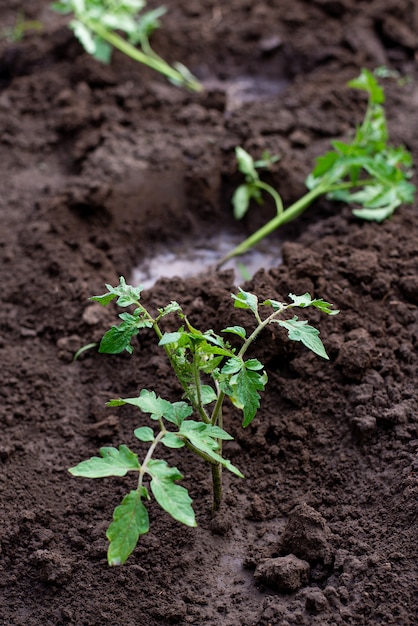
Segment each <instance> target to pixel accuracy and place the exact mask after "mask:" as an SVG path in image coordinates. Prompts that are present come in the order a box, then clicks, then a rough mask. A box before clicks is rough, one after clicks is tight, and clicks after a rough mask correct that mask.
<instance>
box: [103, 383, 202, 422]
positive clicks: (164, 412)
mask: <svg viewBox="0 0 418 626" xmlns="http://www.w3.org/2000/svg"><path fill="white" fill-rule="evenodd" d="M106 404H107V406H122V405H123V404H130V405H132V406H136V407H138V408H139V409H140V410H141V411H142V412H143V413H151V419H153V420H158V419H160V418H162V417H163V418H164V419H166V420H167V421H168V422H172V423H173V424H176V426H180V424H181V422H182V421H183V420H184V419H185V418H186V417H189V415H191V414H192V413H193V409H192V407H191V406H190V405H188V404H187V403H186V402H169V401H168V400H164V399H163V398H160V397H159V396H158V397H157V396H156V395H155V391H148V390H147V389H142V391H141V393H140V394H139V396H138V397H136V398H119V399H117V400H111V401H110V402H107V403H106Z"/></svg>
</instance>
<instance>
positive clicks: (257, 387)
mask: <svg viewBox="0 0 418 626" xmlns="http://www.w3.org/2000/svg"><path fill="white" fill-rule="evenodd" d="M266 382H267V375H266V374H264V373H263V374H259V373H258V372H255V371H253V370H247V369H246V368H245V367H244V368H243V369H241V371H240V372H239V373H238V374H235V375H234V376H233V377H232V378H231V379H230V381H229V384H230V386H231V387H232V390H233V396H232V397H231V400H232V402H233V403H234V404H236V406H238V407H239V408H241V409H242V412H243V414H244V418H243V421H242V426H243V428H245V427H246V426H248V425H249V424H251V422H252V421H253V419H254V417H255V415H256V413H257V410H258V408H259V406H260V394H259V393H258V392H259V391H263V390H264V387H265V385H266Z"/></svg>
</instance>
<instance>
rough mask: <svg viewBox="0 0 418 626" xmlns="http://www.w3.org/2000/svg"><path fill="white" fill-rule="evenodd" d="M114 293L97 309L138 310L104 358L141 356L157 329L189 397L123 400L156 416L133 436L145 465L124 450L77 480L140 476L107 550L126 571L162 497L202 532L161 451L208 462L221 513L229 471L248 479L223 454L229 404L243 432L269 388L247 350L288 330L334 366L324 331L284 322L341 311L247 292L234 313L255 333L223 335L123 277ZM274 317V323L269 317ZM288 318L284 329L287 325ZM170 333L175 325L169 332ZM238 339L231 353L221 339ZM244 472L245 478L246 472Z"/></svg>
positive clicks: (104, 343) (103, 452)
mask: <svg viewBox="0 0 418 626" xmlns="http://www.w3.org/2000/svg"><path fill="white" fill-rule="evenodd" d="M106 287H107V290H108V291H107V293H105V294H103V295H101V296H94V297H93V298H91V300H94V301H96V302H99V303H100V304H101V305H103V306H106V305H108V304H109V303H110V302H112V301H113V300H115V299H116V304H117V305H119V306H120V307H123V308H126V307H133V310H132V309H131V310H132V312H131V313H128V312H124V313H121V314H120V315H119V318H120V320H121V322H120V323H119V324H118V325H117V326H116V325H115V326H112V328H111V329H110V330H108V331H107V332H106V334H105V335H104V336H103V338H102V340H101V343H100V347H99V352H103V353H108V354H118V353H121V352H123V351H125V350H126V351H127V352H128V353H130V354H131V353H132V352H133V347H132V345H131V341H132V339H133V338H134V337H136V335H138V333H139V332H140V331H143V330H144V329H152V330H153V331H154V333H155V334H156V337H157V341H158V345H159V346H161V347H162V349H163V350H164V351H165V353H166V355H167V358H168V361H169V363H170V365H171V368H172V370H173V372H174V374H175V376H176V377H177V379H178V381H179V383H180V385H181V387H182V389H183V395H182V399H181V400H180V401H178V402H169V401H168V400H165V399H164V398H161V397H159V396H157V395H156V393H155V392H154V391H149V390H147V389H142V390H141V392H140V394H139V395H138V396H137V397H133V398H118V399H116V400H111V401H110V402H108V403H107V404H108V406H111V407H117V406H123V405H130V406H134V407H136V408H137V409H139V410H140V411H141V412H142V413H145V414H148V416H149V418H150V420H151V421H150V425H147V426H141V427H139V428H137V429H136V430H135V431H134V435H135V437H136V438H137V439H139V441H141V442H144V443H148V444H149V447H148V450H147V452H146V453H145V454H144V456H143V460H142V461H141V462H140V461H139V459H138V455H137V454H136V453H135V452H133V451H131V450H130V449H129V448H128V447H127V446H126V445H120V446H119V448H113V447H103V448H101V449H100V457H92V458H90V459H88V460H86V461H82V462H81V463H79V464H78V465H77V466H76V467H72V468H71V469H70V470H69V471H70V473H71V474H73V475H74V476H82V477H86V478H104V477H108V476H125V475H126V474H127V473H128V472H134V473H135V474H136V476H137V485H136V487H135V489H133V490H131V491H130V492H129V493H128V494H127V495H126V496H125V497H124V498H123V500H122V503H121V504H120V505H119V506H117V507H116V508H115V510H114V513H113V522H112V523H111V524H110V526H109V528H108V530H107V538H108V540H109V548H108V562H109V564H110V565H121V564H122V563H124V562H125V561H126V559H127V558H128V557H129V555H130V554H131V553H132V551H133V550H134V548H135V546H136V545H137V542H138V539H139V537H140V536H141V535H143V534H145V533H147V532H148V530H149V516H148V509H147V507H146V506H145V504H146V502H147V501H148V500H150V498H151V495H150V493H152V495H153V496H154V498H155V500H156V502H157V503H158V504H159V505H160V506H161V508H162V509H164V510H165V511H166V512H167V513H169V514H170V515H171V516H172V517H173V518H174V519H175V520H177V521H179V522H181V523H183V524H185V525H186V526H196V519H195V513H194V510H193V508H192V499H191V498H190V496H189V494H188V491H187V489H185V488H184V487H183V486H181V485H179V484H177V481H179V480H181V479H182V478H183V476H182V474H181V472H179V470H178V469H177V468H176V467H170V466H169V465H168V464H167V462H166V461H165V460H161V459H156V458H154V455H155V453H156V451H157V448H161V446H160V444H162V447H164V446H165V447H167V448H185V449H187V450H189V451H190V452H192V453H194V454H195V455H197V456H198V457H200V458H201V459H203V461H205V462H206V463H207V464H208V465H209V466H210V468H211V471H212V487H213V510H214V511H217V510H219V507H220V504H221V501H222V468H226V469H227V470H229V471H230V472H232V473H233V474H234V475H235V476H238V477H240V478H243V473H242V472H241V470H240V469H238V468H237V467H235V465H233V464H232V463H231V462H230V461H229V460H228V459H226V458H225V457H224V456H223V454H222V443H223V441H229V440H231V439H232V436H231V435H230V434H229V433H228V432H227V431H226V430H224V428H223V404H224V400H225V398H229V400H230V401H231V402H232V404H233V405H234V406H235V407H237V408H238V409H239V410H240V411H241V412H242V415H243V420H242V426H243V427H244V428H245V427H246V426H248V425H249V424H251V422H252V421H253V419H254V417H255V415H256V413H257V411H258V408H259V406H260V392H261V391H263V390H264V388H265V385H266V383H267V374H266V372H265V371H264V366H263V364H262V363H261V362H260V361H259V360H258V359H256V358H244V357H245V356H246V353H247V350H248V348H249V347H250V346H251V344H252V343H253V342H254V340H255V339H256V338H257V337H258V335H259V334H260V333H261V332H262V330H263V329H264V328H266V326H268V325H270V324H278V325H279V326H281V327H282V328H284V329H285V330H286V331H287V333H288V337H289V339H291V340H293V341H300V342H301V343H303V344H304V345H305V346H306V347H307V348H309V349H310V350H311V351H312V352H314V353H315V354H317V355H319V356H320V357H322V358H324V359H328V356H327V354H326V351H325V348H324V345H323V343H322V341H321V339H320V338H319V331H318V330H317V329H316V328H314V327H313V326H310V325H309V324H308V322H307V321H306V320H299V319H298V317H297V316H296V315H294V316H293V317H289V315H287V318H286V313H287V312H290V311H291V310H292V309H294V308H299V309H305V308H307V307H314V308H316V309H319V310H320V311H322V312H323V313H326V314H328V315H335V314H336V313H338V311H336V310H333V309H332V305H331V304H329V303H328V302H325V301H324V300H321V299H312V298H311V296H310V295H309V294H308V293H305V294H304V295H301V296H296V295H294V294H289V298H290V301H291V302H290V303H284V302H278V301H276V300H265V301H262V302H259V300H258V298H257V296H256V295H255V294H252V293H249V292H246V291H243V290H242V289H240V290H239V292H238V294H236V295H232V298H233V300H234V306H235V307H236V308H238V309H244V310H247V311H248V312H249V313H250V314H252V316H253V317H254V318H255V327H254V324H252V326H253V329H252V330H251V331H247V330H246V329H245V328H243V327H242V326H228V327H227V328H224V329H223V330H222V331H221V333H222V334H216V333H215V332H214V331H213V330H207V331H204V332H202V331H200V330H198V329H197V328H194V327H193V326H192V324H191V323H190V321H189V320H188V318H187V317H186V315H185V314H184V313H183V311H182V309H181V307H180V305H179V304H178V303H177V302H170V303H169V304H168V305H167V306H166V307H164V308H161V309H158V311H157V313H156V314H155V315H151V313H150V312H149V311H148V310H147V309H146V308H145V307H144V306H143V304H142V303H141V301H140V298H141V291H142V290H143V288H142V287H132V286H130V285H127V284H126V282H125V279H124V278H123V277H121V278H120V284H119V285H118V286H117V287H112V286H111V285H106ZM263 311H266V312H267V314H263ZM173 315H174V316H177V317H178V318H179V320H180V323H181V326H180V328H179V329H178V330H177V331H175V332H173V331H171V330H170V332H163V330H162V328H161V322H162V321H163V320H165V318H166V317H167V316H171V317H172V316H173ZM283 317H285V318H286V319H282V318H283ZM171 327H172V324H171ZM223 334H227V335H233V337H234V338H235V343H238V344H239V346H240V347H237V348H236V347H233V346H232V345H231V344H230V343H229V342H228V341H227V340H226V339H225V338H224V336H223ZM242 470H243V472H245V471H246V468H245V467H244V468H242Z"/></svg>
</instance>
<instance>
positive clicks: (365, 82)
mask: <svg viewBox="0 0 418 626" xmlns="http://www.w3.org/2000/svg"><path fill="white" fill-rule="evenodd" d="M347 84H348V86H349V87H352V88H353V89H362V90H363V91H367V93H368V94H369V97H370V100H371V102H372V103H373V104H382V103H383V102H384V101H385V94H384V91H383V89H382V88H381V87H380V85H379V83H378V82H377V80H376V78H375V77H374V76H373V74H372V72H370V70H367V69H364V68H363V69H362V70H361V72H360V75H359V76H358V77H357V78H353V80H350V81H349V82H348V83H347Z"/></svg>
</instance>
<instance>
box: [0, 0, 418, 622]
mask: <svg viewBox="0 0 418 626" xmlns="http://www.w3.org/2000/svg"><path fill="white" fill-rule="evenodd" d="M19 4H20V3H19V2H17V1H15V0H1V2H0V10H1V28H2V29H4V28H12V27H13V25H14V23H15V20H16V15H17V12H18V11H19ZM166 5H167V7H168V9H169V11H168V13H167V15H166V16H165V17H164V20H163V28H162V29H161V30H160V31H158V32H157V33H156V34H155V36H154V38H153V44H154V47H155V48H156V49H157V50H158V52H160V53H161V54H162V55H164V56H165V57H167V58H168V59H170V60H178V61H181V62H183V63H184V64H185V65H187V66H188V67H189V68H190V69H191V70H192V71H193V72H194V73H195V74H196V75H197V76H198V77H199V78H200V79H201V80H202V81H203V82H204V84H205V86H206V89H205V91H204V92H203V93H202V94H190V93H188V92H186V91H183V90H180V89H177V88H176V87H174V86H171V85H170V84H168V83H166V82H165V81H164V79H163V78H160V77H159V76H158V75H155V74H154V73H152V72H151V71H149V70H147V69H145V68H143V67H141V66H139V65H138V64H136V63H134V62H132V61H130V60H129V59H126V58H124V57H123V56H122V55H120V54H115V55H114V58H113V61H112V64H111V65H110V66H104V65H101V64H100V63H98V62H96V61H94V60H92V59H90V58H89V57H88V56H87V55H86V54H85V53H84V52H83V51H82V49H81V48H80V46H79V45H78V43H77V42H76V41H75V40H74V39H73V36H72V34H71V32H70V31H69V30H68V29H67V27H66V20H65V18H62V17H60V16H56V15H54V14H52V13H51V12H50V11H49V10H48V6H47V3H43V2H36V1H35V2H33V3H31V6H30V7H29V6H28V8H27V13H26V17H27V18H28V19H38V20H40V21H41V22H42V23H43V30H42V31H41V32H39V31H33V32H28V33H26V34H25V36H24V38H23V39H22V40H21V41H17V42H16V41H10V40H8V39H5V38H4V37H3V40H2V41H1V43H0V129H1V131H0V132H1V135H0V164H1V165H0V167H1V181H2V184H1V197H0V206H1V216H2V227H1V232H0V252H1V258H2V262H1V267H0V271H1V285H2V288H1V309H0V332H1V337H0V354H1V364H2V386H1V390H0V393H1V397H2V399H1V410H0V418H1V424H2V436H1V440H0V466H1V473H0V490H1V503H2V504H1V525H0V546H1V547H0V550H1V552H0V554H1V559H0V569H1V575H0V589H1V591H0V623H1V625H2V626H12V625H13V626H14V625H16V626H17V625H19V626H40V625H43V626H58V625H59V626H62V625H72V626H98V625H100V626H102V625H104V624H106V625H109V626H119V625H121V624H124V626H134V625H135V626H138V625H139V626H157V625H166V624H185V625H186V624H192V625H195V626H201V625H203V624H205V625H208V626H209V625H213V626H215V625H222V626H224V625H225V626H255V625H257V626H267V625H283V626H284V625H288V624H307V625H311V624H313V625H322V624H329V625H332V626H334V625H339V624H355V625H366V624H367V625H369V624H385V625H390V624H393V625H405V626H406V625H413V624H416V623H417V614H418V593H417V592H418V588H417V587H418V586H417V576H418V563H417V551H416V533H417V495H418V462H417V456H416V454H417V449H418V437H417V435H418V414H417V412H418V402H417V392H416V381H417V376H418V353H417V347H418V260H417V258H418V257H417V252H418V238H417V232H418V231H417V227H418V214H417V211H416V208H417V207H416V205H415V206H404V207H402V208H401V209H399V210H398V211H397V213H396V214H395V215H394V216H393V218H392V219H390V220H389V221H386V222H385V223H383V224H374V223H366V222H360V221H358V220H357V219H356V218H354V217H353V216H352V213H351V210H350V208H349V207H346V206H342V205H339V204H337V203H332V202H329V201H327V200H326V199H322V200H320V201H318V202H317V203H316V204H315V205H314V206H313V207H311V208H310V209H309V210H308V211H307V213H306V214H305V216H303V217H301V218H299V219H298V220H297V221H295V222H294V223H293V224H291V225H290V226H288V227H287V228H285V229H282V231H281V239H282V241H284V242H285V243H284V244H283V246H281V245H280V244H279V242H278V241H277V239H275V238H274V237H271V238H270V251H271V250H276V254H277V263H276V266H275V267H273V268H272V269H269V270H265V269H261V270H260V271H259V272H258V273H257V274H256V275H255V276H254V277H253V279H252V280H251V281H250V282H248V283H246V284H245V288H246V289H248V290H251V291H253V292H255V293H257V294H258V295H259V296H260V297H261V298H263V299H264V298H275V299H284V298H286V297H287V294H288V293H289V292H292V293H296V294H300V293H304V292H305V291H309V292H311V293H313V294H315V296H316V297H322V298H324V299H325V300H328V301H330V302H332V303H334V305H335V306H336V307H337V308H338V309H340V314H339V315H338V316H333V317H327V316H323V315H320V314H317V313H318V312H314V313H312V314H310V316H309V319H310V320H312V322H313V323H314V324H315V325H317V327H318V328H319V329H320V331H321V337H322V339H323V341H324V344H325V346H326V349H327V351H328V353H329V356H330V360H329V361H323V360H321V359H320V358H319V357H316V356H315V355H313V354H311V353H308V351H307V350H306V349H305V348H303V346H301V345H300V344H293V343H292V345H290V343H289V341H288V340H286V338H285V337H284V336H282V335H281V334H280V333H279V332H276V331H274V332H273V331H270V330H268V331H265V333H264V335H262V336H260V338H259V340H258V341H257V344H256V345H254V346H253V350H252V355H253V356H257V357H258V358H259V359H261V361H262V362H263V363H264V364H265V366H266V369H267V372H268V376H269V385H268V387H267V390H266V392H265V393H264V394H263V397H262V403H261V408H260V411H259V414H258V416H257V417H256V419H255V420H254V422H253V423H252V425H251V426H250V427H248V428H247V429H245V430H244V429H242V428H241V426H240V414H239V412H238V411H237V410H236V409H233V407H232V406H227V408H226V412H225V427H226V428H227V430H228V431H230V432H231V433H232V434H233V436H234V441H233V442H231V443H229V444H226V445H225V450H224V453H225V456H227V457H228V458H230V459H231V461H232V462H233V463H235V464H236V465H238V466H239V467H240V468H241V470H242V471H243V472H244V474H245V475H246V478H245V480H241V479H238V478H236V477H234V476H232V475H227V472H225V473H224V492H225V493H224V505H223V508H222V509H221V511H220V513H219V514H218V515H216V516H212V514H211V512H210V511H211V485H210V477H209V472H208V468H207V467H206V466H205V465H204V464H203V463H202V462H200V461H199V460H198V459H195V458H194V457H193V456H192V455H191V454H189V455H188V454H187V453H186V454H179V453H178V451H176V450H168V449H167V450H166V452H165V458H166V459H167V460H168V461H169V462H170V463H171V464H174V465H176V466H177V467H178V468H179V469H180V471H181V472H182V473H183V474H184V481H183V484H184V485H185V486H186V487H187V488H188V489H189V491H190V494H191V496H192V497H193V500H194V507H195V510H196V516H197V520H198V527H197V528H196V529H194V528H188V527H185V526H182V525H180V524H179V523H177V522H175V521H173V520H172V519H171V518H169V517H168V515H167V514H166V513H165V512H163V511H161V510H160V509H158V507H157V506H155V504H154V503H152V502H151V503H150V504H149V513H150V519H151V530H150V532H149V534H148V535H146V536H144V537H142V538H141V539H140V542H139V545H138V547H137V549H136V550H135V552H134V553H133V555H132V556H131V557H130V559H129V560H128V561H127V563H126V564H125V565H124V566H122V567H115V568H109V567H108V565H107V562H106V548H107V541H106V538H105V533H106V528H107V526H108V524H109V523H110V521H111V518H112V511H113V508H114V507H115V506H116V505H117V504H118V503H119V502H120V500H121V498H122V497H123V495H124V494H125V493H126V492H127V491H128V490H129V489H131V488H133V483H132V480H131V478H130V477H129V476H128V477H125V478H115V479H111V478H109V479H103V480H97V481H91V480H88V479H82V478H73V477H71V476H70V475H69V474H68V472H67V468H68V467H70V466H72V465H75V464H77V463H78V462H79V461H80V460H83V459H85V458H88V457H90V456H93V455H95V454H97V451H98V448H99V447H100V446H103V445H119V444H120V443H125V444H127V445H130V446H131V447H133V448H134V449H135V450H138V452H139V453H140V454H141V455H142V454H143V453H144V449H145V448H143V446H144V445H145V444H141V443H140V442H138V441H137V440H135V438H134V436H133V430H134V429H135V428H136V427H138V426H139V425H141V424H143V423H146V420H145V418H144V416H142V415H141V414H140V413H139V412H137V411H135V410H131V409H129V410H128V409H126V408H122V409H115V408H113V409H109V408H106V407H105V402H106V401H107V400H108V399H110V398H113V397H118V396H121V397H129V396H134V395H136V394H138V393H139V391H140V390H141V389H143V388H147V389H154V390H155V391H156V393H157V394H159V395H161V396H163V397H165V398H168V399H170V400H176V399H177V400H178V399H179V393H180V389H179V387H178V384H177V383H176V381H175V379H174V377H173V375H172V373H171V371H170V369H169V367H168V364H167V362H166V360H165V355H164V354H162V353H161V349H159V348H158V347H157V346H156V345H155V342H154V340H153V337H152V336H151V334H150V333H149V332H147V331H146V332H144V333H142V334H140V335H139V338H138V341H135V350H134V353H133V355H132V356H129V355H128V354H127V353H125V354H123V355H118V356H110V355H100V354H98V353H97V352H96V351H95V350H89V351H87V352H85V353H84V354H83V355H82V356H81V357H80V358H79V359H78V360H77V361H76V362H73V361H72V357H73V354H74V352H75V351H76V350H77V349H78V348H79V347H80V346H83V345H85V344H87V343H90V342H95V341H98V340H99V339H100V337H101V336H102V335H103V333H104V332H105V330H107V328H108V327H109V325H110V324H111V323H113V322H114V320H115V315H116V310H114V309H111V307H110V310H107V309H102V308H101V307H100V306H99V305H97V304H94V303H91V302H89V301H88V297H89V296H91V295H93V294H98V293H103V292H104V290H105V289H104V284H105V283H110V284H116V283H117V282H118V276H120V275H124V276H126V277H127V279H129V277H130V275H131V272H132V270H133V268H134V267H135V266H136V265H138V264H139V265H140V264H141V262H144V261H145V260H147V259H149V258H150V257H152V256H153V255H154V254H155V253H156V252H157V251H158V250H159V248H160V247H161V246H162V245H164V246H166V247H167V248H170V246H172V245H178V244H179V242H180V243H182V244H184V246H185V247H186V248H187V246H188V245H190V242H192V241H194V240H195V239H197V238H199V237H202V236H203V237H213V236H216V235H217V234H218V233H220V232H221V231H223V230H226V229H229V230H230V231H231V232H233V231H234V230H235V231H237V230H238V231H239V232H240V233H241V234H242V236H243V237H244V236H246V235H247V234H248V233H250V232H252V231H253V230H254V229H255V228H256V227H257V226H259V225H261V223H263V222H264V221H265V220H266V219H268V217H269V216H271V215H272V214H273V213H272V211H273V207H271V206H270V205H269V203H268V202H267V203H266V204H265V205H264V206H263V207H259V208H257V210H256V209H253V211H251V212H250V213H249V215H248V217H247V218H246V220H244V222H242V223H240V224H238V225H237V224H236V223H234V220H233V218H232V216H231V208H230V199H231V194H232V192H233V189H234V188H235V187H236V185H237V184H238V183H239V181H240V180H241V178H240V176H239V175H237V173H236V166H235V161H234V147H235V146H236V145H242V146H244V147H245V148H246V149H247V150H248V151H250V152H251V153H252V154H254V156H256V157H258V156H260V155H261V153H262V152H263V151H264V150H268V151H270V152H271V153H273V154H279V155H280V157H281V159H280V161H279V162H278V163H277V164H276V165H275V166H274V167H273V169H272V170H271V171H270V172H267V173H266V174H265V175H264V176H265V178H264V179H265V180H267V181H268V182H270V183H272V184H273V185H275V186H276V187H277V188H278V189H279V191H280V192H281V193H282V195H283V198H284V201H285V203H286V204H288V203H290V202H292V201H294V200H296V199H297V198H298V197H299V196H300V195H301V194H302V193H304V189H305V187H304V179H305V177H306V175H307V174H308V173H309V171H310V169H311V168H312V164H313V160H314V158H315V157H316V156H318V155H319V154H321V153H323V152H324V150H326V149H327V147H328V145H329V141H330V139H331V138H335V137H340V138H344V137H346V136H347V134H348V133H350V131H352V129H353V127H354V125H355V124H356V123H358V122H359V121H360V120H361V118H362V115H363V113H364V108H365V98H364V96H363V95H362V94H361V93H359V92H356V91H354V90H350V89H348V88H347V87H346V82H347V81H348V80H349V79H351V78H353V77H355V76H356V75H357V74H358V72H359V69H360V68H361V67H369V68H374V67H376V66H379V65H386V66H388V67H391V68H392V69H396V70H398V71H399V72H401V74H402V75H406V76H408V77H409V80H408V81H407V84H405V85H404V86H400V85H399V84H398V83H397V82H396V81H395V80H388V81H386V82H385V89H386V94H387V103H386V110H387V115H388V120H389V125H390V131H391V135H392V138H393V142H394V143H404V144H405V145H406V146H407V147H408V148H409V149H410V150H411V151H412V153H413V155H414V158H415V162H418V114H417V110H418V87H417V85H418V83H417V76H418V72H417V49H418V48H417V39H416V33H417V32H418V8H417V4H416V3H415V2H414V1H413V0H410V1H408V0H370V1H369V2H361V1H360V0H358V1H357V2H356V1H354V0H306V1H303V0H274V1H271V2H256V3H253V2H247V1H246V0H231V2H229V3H220V2H219V3H218V2H217V1H215V0H208V1H207V2H199V1H197V0H196V1H195V0H187V1H186V0H170V1H167V2H166ZM2 32H3V33H4V31H2ZM281 257H283V262H280V258H281ZM233 291H236V286H235V285H234V279H233V275H232V273H231V271H218V272H217V271H216V270H215V269H214V268H212V269H210V270H208V271H206V272H204V273H203V274H201V275H199V276H196V277H193V278H188V279H184V278H183V279H182V277H181V276H180V277H178V278H174V279H164V278H162V279H161V280H159V281H158V282H157V284H156V285H155V286H154V287H153V288H151V289H149V290H147V291H145V292H144V294H143V299H144V302H145V303H146V304H147V306H149V307H150V308H151V309H152V310H155V309H156V308H157V307H160V306H164V305H165V304H167V303H168V302H169V301H170V300H173V299H174V300H177V301H179V302H180V303H181V305H182V306H183V308H184V310H185V311H186V313H187V314H188V316H189V318H190V320H191V322H192V324H193V325H194V326H196V327H198V328H202V329H207V328H213V329H214V330H215V331H220V330H221V329H222V328H224V327H225V326H226V325H231V324H241V325H244V326H251V323H252V321H251V317H250V316H249V315H248V314H247V312H245V311H244V312H243V311H239V310H235V309H234V308H233V306H232V300H231V298H230V293H231V292H233ZM181 452H183V451H181ZM291 555H293V556H291Z"/></svg>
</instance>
